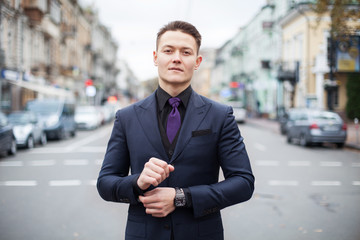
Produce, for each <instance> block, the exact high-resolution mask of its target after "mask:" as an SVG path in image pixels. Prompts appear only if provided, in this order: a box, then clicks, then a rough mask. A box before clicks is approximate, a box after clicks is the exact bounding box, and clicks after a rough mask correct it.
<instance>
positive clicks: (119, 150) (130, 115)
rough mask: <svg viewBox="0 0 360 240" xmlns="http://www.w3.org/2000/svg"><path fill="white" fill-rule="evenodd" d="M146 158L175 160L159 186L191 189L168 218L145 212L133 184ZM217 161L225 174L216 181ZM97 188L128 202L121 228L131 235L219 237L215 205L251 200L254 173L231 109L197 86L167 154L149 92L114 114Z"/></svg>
mask: <svg viewBox="0 0 360 240" xmlns="http://www.w3.org/2000/svg"><path fill="white" fill-rule="evenodd" d="M151 157H156V158H159V159H162V160H164V161H167V162H168V163H170V164H172V165H174V167H175V171H174V172H172V173H171V174H170V176H169V177H168V178H167V179H166V180H165V181H164V182H162V183H161V184H160V187H182V188H188V189H189V191H190V192H191V196H192V205H193V206H192V208H176V209H175V211H174V212H172V213H171V214H169V215H168V216H167V217H165V218H155V217H152V216H151V215H147V214H146V213H145V208H144V207H143V206H142V204H141V203H139V202H138V201H137V196H136V195H135V194H134V191H133V187H132V186H133V185H132V184H133V182H134V181H136V179H137V178H138V176H139V175H140V173H141V171H142V170H143V168H144V164H145V163H146V162H147V161H148V160H149V159H150V158H151ZM220 167H221V169H222V172H223V174H224V178H225V180H224V181H221V182H218V180H219V169H220ZM129 170H130V171H131V174H129ZM97 188H98V191H99V193H100V195H101V197H102V198H103V199H105V200H107V201H113V202H124V203H130V206H129V214H128V221H127V226H126V233H125V235H126V239H128V240H132V239H137V240H138V239H154V240H155V239H156V240H165V239H170V234H171V229H172V231H173V233H174V238H175V239H186V240H192V239H206V240H209V239H216V240H220V239H223V226H222V220H221V215H220V210H221V209H223V208H225V207H228V206H230V205H233V204H237V203H240V202H243V201H247V200H248V199H250V198H251V196H252V193H253V191H254V176H253V174H252V171H251V166H250V162H249V158H248V155H247V152H246V150H245V145H244V143H243V138H242V137H241V135H240V132H239V129H238V126H237V124H236V122H235V120H234V116H233V114H232V108H231V107H228V106H225V105H222V104H219V103H217V102H214V101H212V100H210V99H207V98H205V97H203V96H200V95H198V94H197V93H196V92H195V91H193V92H192V95H191V97H190V100H189V104H188V106H187V109H186V114H185V118H184V121H183V123H182V126H181V129H180V133H179V136H178V140H177V144H176V148H175V150H174V154H173V155H172V157H171V159H169V158H168V155H167V153H166V152H165V149H164V146H163V144H162V140H161V136H160V131H159V127H158V120H157V102H156V96H155V93H153V94H152V95H151V96H149V97H147V98H146V99H144V100H142V101H139V102H138V103H135V104H133V105H131V106H129V107H126V108H124V109H121V110H119V111H118V112H117V113H116V120H115V122H114V127H113V131H112V134H111V137H110V140H109V143H108V147H107V151H106V154H105V158H104V162H103V165H102V168H101V171H100V174H99V178H98V182H97ZM234 224H236V223H234Z"/></svg>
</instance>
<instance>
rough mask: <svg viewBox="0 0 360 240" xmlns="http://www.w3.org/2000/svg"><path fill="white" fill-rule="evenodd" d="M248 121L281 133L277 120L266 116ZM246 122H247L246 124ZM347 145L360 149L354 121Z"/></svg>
mask: <svg viewBox="0 0 360 240" xmlns="http://www.w3.org/2000/svg"><path fill="white" fill-rule="evenodd" d="M246 123H250V124H254V125H257V126H259V127H263V128H267V129H269V130H270V131H272V132H275V133H277V134H280V125H279V122H277V121H276V120H270V119H266V118H247V119H246ZM246 123H245V124H246ZM356 131H358V138H359V139H358V142H357V139H356V137H357V136H356V135H357V133H356ZM345 147H349V148H354V149H359V150H360V129H359V128H358V129H356V128H355V124H354V123H349V122H348V123H347V138H346V142H345Z"/></svg>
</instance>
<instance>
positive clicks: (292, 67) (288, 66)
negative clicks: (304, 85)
mask: <svg viewBox="0 0 360 240" xmlns="http://www.w3.org/2000/svg"><path fill="white" fill-rule="evenodd" d="M299 66H300V63H299V62H298V61H293V62H282V63H281V64H280V67H279V70H278V73H277V78H278V80H279V81H290V82H291V83H296V82H298V81H299Z"/></svg>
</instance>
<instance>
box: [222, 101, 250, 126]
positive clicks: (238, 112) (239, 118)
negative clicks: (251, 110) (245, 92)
mask: <svg viewBox="0 0 360 240" xmlns="http://www.w3.org/2000/svg"><path fill="white" fill-rule="evenodd" d="M226 104H227V105H230V106H231V107H232V108H233V114H234V117H235V121H236V122H238V123H244V122H245V120H246V109H245V108H244V106H243V104H242V103H241V102H238V101H229V102H227V103H226Z"/></svg>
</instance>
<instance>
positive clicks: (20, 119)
mask: <svg viewBox="0 0 360 240" xmlns="http://www.w3.org/2000/svg"><path fill="white" fill-rule="evenodd" d="M8 119H9V122H11V123H12V124H15V125H17V124H27V123H29V122H30V118H29V116H28V115H27V114H24V113H12V114H10V115H9V117H8Z"/></svg>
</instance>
